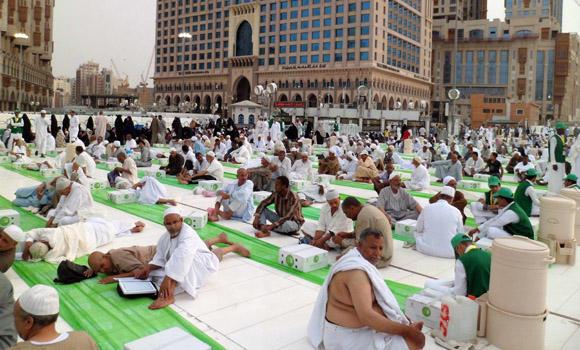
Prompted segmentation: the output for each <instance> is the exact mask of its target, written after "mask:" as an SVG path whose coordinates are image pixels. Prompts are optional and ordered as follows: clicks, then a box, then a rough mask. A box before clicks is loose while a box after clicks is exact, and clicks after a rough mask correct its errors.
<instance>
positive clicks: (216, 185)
mask: <svg viewBox="0 0 580 350" xmlns="http://www.w3.org/2000/svg"><path fill="white" fill-rule="evenodd" d="M199 187H201V188H203V189H204V190H206V191H212V192H217V191H218V190H220V189H221V188H222V182H221V181H217V180H201V181H200V182H199Z"/></svg>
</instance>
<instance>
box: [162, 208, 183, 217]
mask: <svg viewBox="0 0 580 350" xmlns="http://www.w3.org/2000/svg"><path fill="white" fill-rule="evenodd" d="M173 214H177V215H179V216H181V210H179V208H177V207H169V208H167V209H165V211H164V212H163V217H164V218H165V217H167V216H168V215H173Z"/></svg>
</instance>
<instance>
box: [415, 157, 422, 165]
mask: <svg viewBox="0 0 580 350" xmlns="http://www.w3.org/2000/svg"><path fill="white" fill-rule="evenodd" d="M413 160H414V161H416V162H417V163H419V164H421V163H423V159H422V158H421V157H413Z"/></svg>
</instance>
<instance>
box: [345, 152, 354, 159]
mask: <svg viewBox="0 0 580 350" xmlns="http://www.w3.org/2000/svg"><path fill="white" fill-rule="evenodd" d="M346 156H347V157H350V158H355V156H354V153H352V151H348V152H346Z"/></svg>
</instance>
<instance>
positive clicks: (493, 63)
mask: <svg viewBox="0 0 580 350" xmlns="http://www.w3.org/2000/svg"><path fill="white" fill-rule="evenodd" d="M487 62H488V63H487V83H488V84H495V83H496V81H497V51H489V52H488V55H487Z"/></svg>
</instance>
